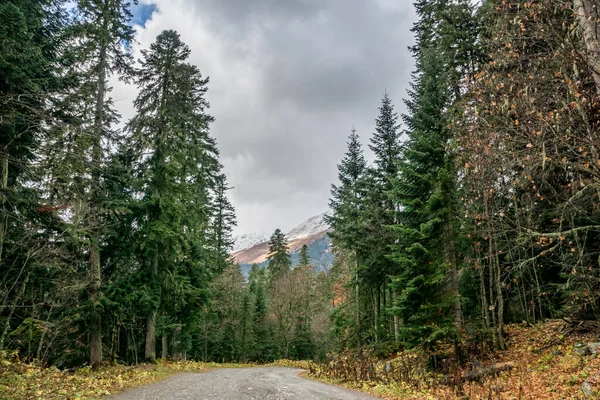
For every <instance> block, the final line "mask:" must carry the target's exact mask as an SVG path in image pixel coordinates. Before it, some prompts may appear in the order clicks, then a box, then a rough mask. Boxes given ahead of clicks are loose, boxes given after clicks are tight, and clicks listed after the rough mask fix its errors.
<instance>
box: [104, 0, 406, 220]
mask: <svg viewBox="0 0 600 400" xmlns="http://www.w3.org/2000/svg"><path fill="white" fill-rule="evenodd" d="M143 2H145V3H156V5H157V6H158V11H157V12H155V13H154V14H153V16H152V18H151V20H149V21H147V22H146V25H145V27H144V28H141V29H139V30H138V35H137V37H138V42H139V45H138V49H139V48H145V47H147V46H148V45H149V44H150V43H151V42H152V41H153V40H154V38H155V37H156V35H157V34H158V33H159V32H160V31H161V30H163V29H176V30H177V31H179V32H180V34H181V36H182V39H183V40H184V41H185V42H186V43H187V44H188V45H189V46H190V48H191V50H192V56H191V60H190V61H191V62H193V63H194V64H196V65H198V66H199V68H200V70H201V71H202V72H203V74H204V75H209V76H210V77H211V83H210V90H209V94H208V98H209V100H210V102H211V105H212V109H211V112H212V114H213V115H214V116H215V117H216V122H215V124H214V126H213V134H214V136H215V137H216V138H217V140H218V142H219V146H220V149H221V154H222V161H223V163H224V164H225V168H226V172H227V173H228V175H229V177H230V181H231V184H232V185H233V186H235V189H234V190H233V191H232V198H233V202H234V205H235V206H236V208H237V211H238V219H239V222H240V223H239V231H240V232H251V231H266V232H269V231H271V230H273V229H275V228H276V227H282V228H287V227H291V226H293V225H294V224H297V223H300V222H302V221H303V220H305V219H307V218H308V217H310V216H312V215H316V214H318V213H320V212H323V211H324V210H325V209H326V207H327V199H328V197H329V187H330V184H331V183H332V182H334V181H335V179H336V176H337V171H336V164H337V163H338V162H339V160H340V158H341V157H342V155H343V153H344V151H345V147H346V139H347V136H348V134H349V131H350V128H351V127H352V125H355V126H356V128H357V130H358V131H359V134H360V135H361V136H362V140H363V142H364V143H365V144H366V143H367V142H368V139H369V137H370V136H371V134H372V132H373V130H374V119H375V118H376V116H377V107H378V106H379V103H380V99H381V96H382V94H383V92H384V90H387V91H388V92H389V93H390V94H391V96H392V98H393V99H394V102H395V104H396V107H397V110H398V111H400V112H401V111H402V110H403V109H404V108H403V105H402V101H401V99H402V98H403V97H404V96H405V94H406V88H407V86H408V82H409V79H410V72H411V70H412V69H413V60H412V58H411V56H410V53H409V52H408V50H407V46H409V45H410V44H411V42H412V34H411V32H410V31H409V30H410V28H411V26H412V22H413V21H414V18H415V17H414V12H413V9H412V2H409V1H406V0H153V1H151V0H144V1H143ZM138 51H139V50H138ZM134 96H135V94H134V90H133V89H132V88H130V87H126V86H124V85H119V84H115V97H116V98H120V99H123V101H122V102H123V103H124V104H123V106H122V113H123V115H124V116H125V117H128V116H130V112H131V111H130V105H129V104H125V103H128V102H130V99H132V98H133V97H134Z"/></svg>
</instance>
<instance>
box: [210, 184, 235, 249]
mask: <svg viewBox="0 0 600 400" xmlns="http://www.w3.org/2000/svg"><path fill="white" fill-rule="evenodd" d="M231 189H232V188H231V187H229V186H228V185H227V176H225V174H223V173H221V174H219V175H217V177H216V180H215V188H214V200H213V202H212V203H213V207H212V208H213V209H212V215H213V220H212V229H211V231H212V239H213V241H214V247H215V252H216V255H217V257H218V258H219V259H220V260H225V259H227V258H228V255H229V251H230V250H231V248H232V246H233V233H232V232H233V227H234V226H236V224H237V223H236V219H235V209H234V208H233V205H232V204H231V202H230V201H229V199H228V198H227V192H228V191H229V190H231Z"/></svg>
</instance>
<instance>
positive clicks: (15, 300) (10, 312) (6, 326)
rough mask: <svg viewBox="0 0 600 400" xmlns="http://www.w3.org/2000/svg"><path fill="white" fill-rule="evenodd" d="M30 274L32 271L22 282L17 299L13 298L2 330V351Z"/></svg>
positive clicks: (0, 341)
mask: <svg viewBox="0 0 600 400" xmlns="http://www.w3.org/2000/svg"><path fill="white" fill-rule="evenodd" d="M29 275H30V273H28V274H27V276H26V277H25V280H24V281H23V283H22V284H21V290H20V291H19V293H17V295H16V296H15V299H14V300H13V303H12V306H11V307H10V311H9V312H8V316H7V318H6V322H5V323H4V329H3V330H2V336H0V352H1V351H2V350H4V341H5V340H6V336H7V335H8V331H9V329H10V320H11V319H12V317H13V315H14V313H15V309H16V308H17V304H18V302H19V299H20V298H21V297H22V296H23V294H24V293H25V288H26V287H27V282H28V281H29Z"/></svg>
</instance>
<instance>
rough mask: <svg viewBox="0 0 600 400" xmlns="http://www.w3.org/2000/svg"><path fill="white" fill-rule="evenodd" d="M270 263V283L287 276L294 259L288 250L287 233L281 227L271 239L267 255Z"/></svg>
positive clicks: (268, 268)
mask: <svg viewBox="0 0 600 400" xmlns="http://www.w3.org/2000/svg"><path fill="white" fill-rule="evenodd" d="M267 260H269V265H268V267H267V270H268V272H269V283H270V285H271V286H272V285H273V283H274V282H275V281H276V280H277V279H279V278H281V277H283V276H285V275H286V274H287V273H288V272H289V271H290V268H291V266H292V259H291V257H290V254H289V252H288V243H287V239H286V237H285V234H284V233H283V232H281V230H280V229H276V230H275V232H273V234H272V235H271V238H270V239H269V255H268V257H267Z"/></svg>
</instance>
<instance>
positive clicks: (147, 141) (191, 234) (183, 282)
mask: <svg viewBox="0 0 600 400" xmlns="http://www.w3.org/2000/svg"><path fill="white" fill-rule="evenodd" d="M189 54H190V50H189V48H188V47H187V46H186V45H185V44H184V43H183V42H181V40H180V38H179V35H178V34H177V33H176V32H175V31H163V32H162V33H161V34H160V35H159V36H158V37H157V38H156V41H155V42H154V43H153V44H152V45H151V46H150V49H149V50H144V51H142V57H143V58H142V60H141V69H140V70H139V71H138V73H137V76H136V83H137V85H138V87H139V88H140V93H139V95H138V97H137V99H136V100H135V103H134V104H135V107H136V109H137V114H136V115H135V116H134V117H133V119H132V120H131V122H130V124H129V127H128V128H129V131H130V132H131V137H130V141H131V146H130V147H131V148H134V149H135V152H136V154H137V160H136V171H137V172H136V174H137V177H138V180H139V181H138V190H139V191H140V193H141V195H142V201H141V204H140V210H141V212H140V215H139V219H138V221H137V224H138V226H139V228H140V232H139V237H138V243H137V245H138V248H139V250H140V256H141V260H142V266H141V273H142V274H143V277H144V278H143V281H144V285H143V291H142V292H143V293H142V295H141V296H142V297H141V298H142V299H144V303H145V304H144V308H145V312H146V315H147V318H146V346H145V348H146V349H145V358H146V359H147V360H149V361H153V360H154V359H155V357H156V355H155V340H156V338H155V335H156V316H157V313H158V311H159V310H160V308H161V305H162V304H165V303H164V300H163V299H164V298H165V297H167V296H171V299H170V302H174V301H175V299H176V296H177V295H179V296H183V295H185V293H187V291H189V290H192V291H194V287H197V286H198V285H200V284H202V283H203V280H204V281H206V280H208V279H209V278H210V275H207V272H206V270H205V269H202V268H201V267H202V264H201V261H202V259H203V257H200V254H199V253H198V252H199V251H200V252H202V249H203V246H202V244H203V243H206V242H205V240H206V235H207V231H208V223H209V218H210V213H209V208H210V204H209V203H208V199H209V194H208V189H209V187H210V180H211V179H212V178H214V174H215V173H216V171H212V172H211V171H210V170H208V171H207V167H208V166H211V165H212V166H214V167H215V168H217V167H218V162H217V161H216V154H214V146H213V145H214V141H213V140H212V139H211V138H210V136H209V134H208V127H209V124H210V122H212V120H213V118H212V117H211V116H210V115H208V114H207V113H206V109H207V108H208V102H207V101H206V99H205V93H206V90H207V87H206V85H207V83H208V79H205V78H203V77H202V75H201V74H200V72H199V71H198V69H197V68H196V67H195V66H192V65H190V64H187V63H186V60H187V58H188V57H189ZM207 149H208V150H207ZM211 175H212V177H211ZM199 263H200V264H199ZM205 267H206V266H205ZM198 268H200V269H198ZM177 276H179V277H180V278H179V279H178V278H175V277H177ZM181 301H183V300H181Z"/></svg>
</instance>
